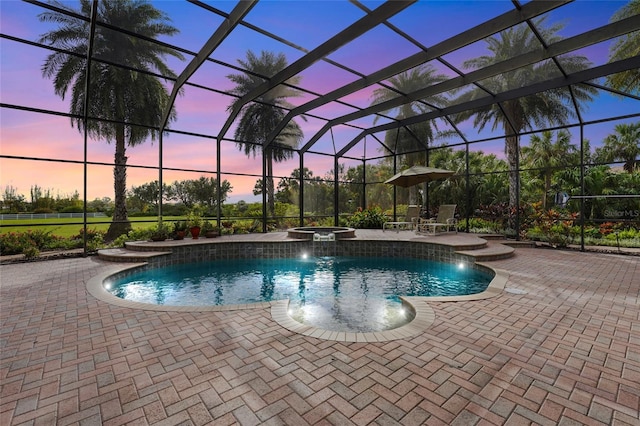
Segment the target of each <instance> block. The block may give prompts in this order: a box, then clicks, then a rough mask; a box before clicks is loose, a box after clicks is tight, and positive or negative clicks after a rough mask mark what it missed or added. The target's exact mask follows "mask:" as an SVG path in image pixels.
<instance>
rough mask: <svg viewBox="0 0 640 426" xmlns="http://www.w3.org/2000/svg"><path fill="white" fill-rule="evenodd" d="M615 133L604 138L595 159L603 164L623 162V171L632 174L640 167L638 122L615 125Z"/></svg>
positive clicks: (639, 124) (639, 126)
mask: <svg viewBox="0 0 640 426" xmlns="http://www.w3.org/2000/svg"><path fill="white" fill-rule="evenodd" d="M614 129H615V133H614V134H611V135H609V136H607V137H606V138H604V145H603V146H602V147H601V148H597V149H596V158H597V159H598V160H599V161H602V162H605V163H611V162H614V161H617V160H622V161H624V166H623V168H624V170H626V171H627V172H628V173H633V171H634V169H636V168H637V167H638V166H639V165H640V121H639V122H637V123H633V124H617V125H616V127H615V128H614Z"/></svg>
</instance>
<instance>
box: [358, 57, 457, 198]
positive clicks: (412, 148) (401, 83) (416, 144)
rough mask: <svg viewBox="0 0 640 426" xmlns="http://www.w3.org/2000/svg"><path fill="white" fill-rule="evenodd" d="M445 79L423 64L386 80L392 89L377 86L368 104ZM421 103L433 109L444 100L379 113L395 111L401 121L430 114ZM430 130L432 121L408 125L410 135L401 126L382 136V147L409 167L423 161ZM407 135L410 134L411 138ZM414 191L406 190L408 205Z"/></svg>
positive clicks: (440, 97) (433, 126)
mask: <svg viewBox="0 0 640 426" xmlns="http://www.w3.org/2000/svg"><path fill="white" fill-rule="evenodd" d="M446 79H447V76H445V75H444V74H437V70H436V69H435V68H433V66H431V64H423V65H420V66H417V67H414V68H412V69H410V70H408V71H404V72H402V73H400V74H397V75H395V76H393V77H391V78H390V79H389V82H390V83H391V86H392V87H393V89H390V88H386V87H381V88H379V89H376V90H374V91H373V96H372V98H371V105H376V104H379V103H382V102H386V101H389V100H392V99H396V98H398V96H402V95H404V94H409V93H412V92H415V91H418V90H420V89H424V88H425V87H428V86H432V85H434V84H437V83H440V82H442V81H445V80H446ZM394 89H395V90H394ZM425 102H428V103H429V104H431V105H433V106H436V107H442V106H444V105H445V104H446V102H447V100H446V98H445V96H443V95H436V96H432V97H430V98H428V99H424V100H422V101H411V102H407V103H405V104H403V105H402V106H400V107H398V108H394V109H393V110H386V111H381V113H383V114H390V113H392V112H393V111H396V115H395V118H396V119H398V120H403V119H405V118H409V117H412V116H415V115H419V114H424V113H426V112H428V111H431V110H432V108H431V107H429V106H428V105H427V104H426V103H425ZM379 118H380V116H376V117H375V118H374V120H373V122H374V124H375V123H376V122H377V121H378V119H379ZM434 130H436V131H437V130H438V129H437V126H436V123H435V121H433V120H430V121H424V122H421V123H419V124H416V125H413V126H411V132H410V131H409V130H408V129H406V128H404V127H403V128H401V129H398V130H397V131H388V132H387V133H386V134H385V146H387V147H395V152H396V153H400V154H401V155H400V157H401V162H402V163H403V166H407V167H411V166H413V165H416V164H418V163H421V162H422V159H424V155H422V152H424V149H425V144H429V143H431V142H432V141H433V140H434V138H435V136H434ZM411 133H413V135H412V134H411ZM402 153H407V154H404V156H403V155H402ZM402 157H404V158H402ZM417 189H418V188H417V186H414V187H411V188H410V189H409V204H416V203H417Z"/></svg>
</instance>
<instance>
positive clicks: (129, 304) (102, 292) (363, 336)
mask: <svg viewBox="0 0 640 426" xmlns="http://www.w3.org/2000/svg"><path fill="white" fill-rule="evenodd" d="M476 264H477V265H481V266H483V267H485V268H488V269H489V270H491V271H493V272H494V273H495V275H494V277H493V279H492V280H491V282H490V283H489V285H488V286H487V288H486V290H484V291H482V292H480V293H475V294H468V295H465V296H399V297H400V298H401V299H402V301H403V303H407V304H408V305H409V306H410V307H411V308H412V309H413V310H414V312H415V317H414V318H413V319H412V320H411V321H409V322H407V323H406V324H404V325H402V326H400V327H397V328H394V329H392V330H384V331H376V332H341V331H340V332H339V331H331V330H325V329H322V328H318V327H313V326H310V325H306V324H302V323H300V322H298V321H296V320H294V319H293V318H291V317H290V316H289V314H288V312H287V311H288V307H289V299H284V300H274V301H271V302H258V303H247V304H235V305H223V306H217V305H204V306H175V305H154V304H151V303H141V302H133V301H130V300H125V299H121V298H119V297H116V296H114V295H113V294H111V293H109V292H108V291H107V290H106V289H105V288H104V286H103V283H104V281H105V280H107V279H108V278H109V277H111V276H112V275H115V274H118V273H122V272H125V271H128V270H132V269H136V268H140V267H143V266H146V265H148V264H147V263H146V262H145V263H135V264H131V263H129V264H127V265H117V266H116V265H114V267H112V268H109V270H107V271H104V272H102V273H100V274H98V275H96V276H94V277H92V278H90V279H89V280H88V281H87V285H86V286H87V291H88V292H89V294H91V295H92V296H93V297H95V298H96V299H98V300H100V301H102V302H105V303H109V304H112V305H116V306H119V307H122V308H129V309H142V310H147V311H157V312H225V311H237V310H245V309H266V308H270V312H271V318H272V319H273V320H274V321H275V322H277V323H278V324H279V325H280V326H281V327H284V328H285V329H287V330H289V331H292V332H294V333H298V334H302V335H305V336H309V337H315V338H318V339H322V340H331V341H337V342H363V343H365V342H368V343H371V342H388V341H391V340H398V339H404V338H408V337H412V336H415V335H418V334H420V333H421V332H423V331H424V330H425V329H427V328H429V327H430V326H431V325H432V324H433V322H434V321H435V318H436V316H435V312H434V310H433V308H432V307H431V306H429V302H470V301H478V300H485V299H489V298H492V297H496V296H498V295H500V294H501V293H502V291H503V290H504V288H505V286H506V283H507V280H508V278H509V273H508V272H507V271H505V270H503V269H498V268H493V267H491V266H488V265H486V264H484V263H482V262H478V263H476Z"/></svg>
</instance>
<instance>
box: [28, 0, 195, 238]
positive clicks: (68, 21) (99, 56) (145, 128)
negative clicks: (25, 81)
mask: <svg viewBox="0 0 640 426" xmlns="http://www.w3.org/2000/svg"><path fill="white" fill-rule="evenodd" d="M53 5H55V6H56V7H57V8H58V9H59V10H60V11H48V12H44V13H42V14H40V15H39V18H40V21H42V22H47V23H54V24H59V27H58V28H56V29H54V30H51V31H49V32H47V33H45V34H43V35H42V36H41V37H40V40H39V42H40V43H46V44H49V45H51V46H53V47H55V48H56V49H59V50H57V51H56V52H55V53H52V54H50V55H49V56H48V57H47V59H46V60H45V62H44V65H43V67H42V74H43V76H45V77H47V78H53V84H54V91H55V93H56V94H57V95H59V96H60V97H62V98H63V99H64V97H65V95H66V94H67V92H70V94H71V99H70V113H71V114H72V115H71V125H72V126H76V127H77V128H78V130H79V131H83V130H86V131H87V132H88V134H89V135H90V136H91V137H94V138H96V139H105V140H106V141H107V143H111V142H112V141H115V157H114V164H115V166H114V171H113V175H114V190H115V211H114V214H113V222H112V223H111V226H110V227H109V231H108V232H107V239H109V240H111V239H114V238H115V237H117V236H118V235H120V234H122V233H125V232H127V231H128V230H130V229H131V224H130V222H129V220H128V216H127V207H126V192H127V191H126V189H127V185H126V179H127V156H126V146H127V145H128V146H135V145H138V144H141V143H143V142H144V141H146V140H147V138H148V137H151V139H152V140H154V139H155V138H156V137H157V136H158V134H157V131H155V130H154V128H156V127H159V126H160V121H161V119H162V116H163V114H164V113H165V111H166V109H167V108H168V107H169V94H168V93H167V90H166V88H165V87H164V86H163V84H162V82H161V80H160V79H159V78H158V77H157V76H156V75H157V74H160V75H162V76H163V77H166V78H174V77H175V74H174V73H173V71H171V70H170V69H169V68H168V66H167V65H166V64H165V63H164V62H163V60H164V57H165V56H167V55H171V56H174V57H177V58H179V59H183V56H182V54H181V53H179V52H178V51H175V50H172V49H170V48H168V47H167V46H166V45H163V44H156V43H152V42H149V41H146V40H143V39H141V38H138V37H135V36H134V35H132V34H125V33H122V32H118V31H114V30H112V29H111V28H109V27H107V26H103V25H97V26H96V27H95V36H94V38H93V47H92V51H93V60H92V61H91V62H90V65H91V66H90V69H89V67H88V66H87V63H86V59H85V58H86V55H87V52H88V51H89V38H90V35H91V34H90V33H91V31H90V26H91V23H90V22H89V20H84V19H80V18H79V17H77V16H91V5H92V2H91V1H90V0H80V10H76V9H74V8H72V7H71V6H69V5H68V4H66V3H63V2H59V1H54V2H53ZM63 11H64V12H68V13H63ZM97 13H98V17H97V20H98V21H99V22H100V23H104V24H107V25H109V26H113V27H119V28H126V29H127V30H129V31H135V32H136V33H138V34H141V35H142V36H144V37H145V38H149V39H155V38H157V37H159V36H168V35H174V34H176V33H177V32H178V30H177V29H176V28H174V27H172V26H171V25H169V24H168V22H169V21H170V20H169V17H168V16H167V15H166V14H165V13H163V12H161V11H159V10H158V9H156V8H155V7H153V6H152V5H151V4H149V3H147V2H146V1H144V0H104V1H101V2H99V4H98V12H97ZM114 64H119V65H122V67H119V66H116V65H114ZM88 75H89V76H90V81H89V84H88V87H89V93H87V90H85V84H86V80H87V76H88ZM85 100H87V101H88V103H87V107H88V110H87V111H86V114H87V116H88V117H90V118H91V119H90V120H88V121H85V120H84V119H83V118H82V117H83V116H84V113H85V110H84V104H85ZM175 117H176V114H175V110H173V108H172V109H171V113H170V115H169V120H173V119H175ZM134 123H135V125H134Z"/></svg>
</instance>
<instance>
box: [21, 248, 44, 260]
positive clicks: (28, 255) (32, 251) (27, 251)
mask: <svg viewBox="0 0 640 426" xmlns="http://www.w3.org/2000/svg"><path fill="white" fill-rule="evenodd" d="M22 254H24V258H25V259H35V258H36V257H38V256H40V250H38V248H37V247H36V246H34V245H30V246H27V247H25V248H24V249H23V250H22Z"/></svg>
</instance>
